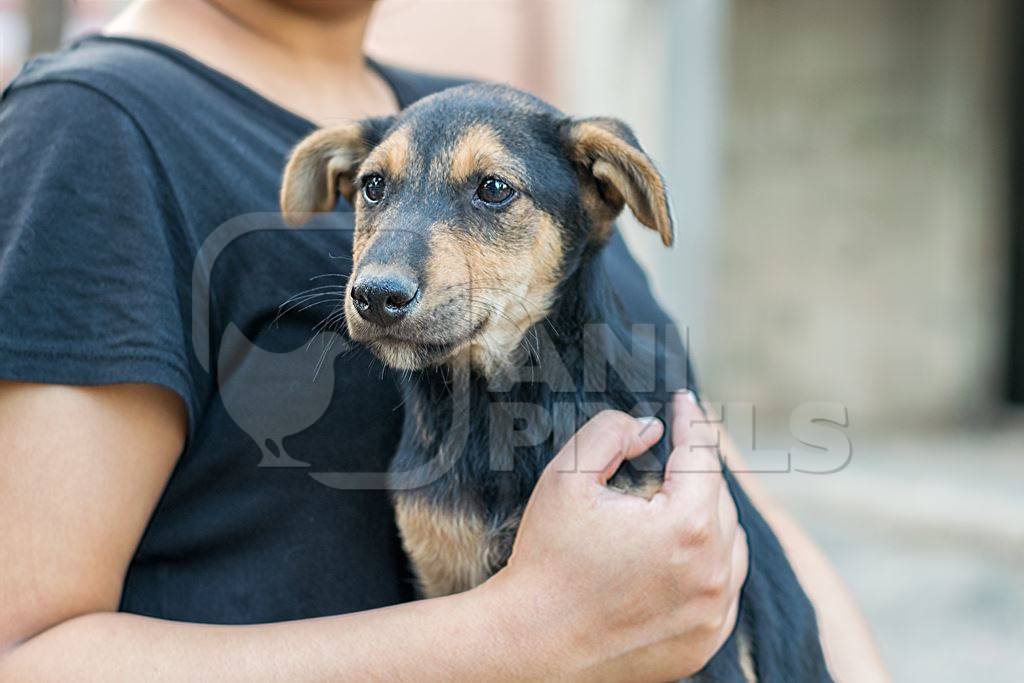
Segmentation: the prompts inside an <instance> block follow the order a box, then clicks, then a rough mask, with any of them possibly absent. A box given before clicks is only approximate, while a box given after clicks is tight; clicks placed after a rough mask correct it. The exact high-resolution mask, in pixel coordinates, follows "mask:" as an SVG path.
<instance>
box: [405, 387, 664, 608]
mask: <svg viewBox="0 0 1024 683" xmlns="http://www.w3.org/2000/svg"><path fill="white" fill-rule="evenodd" d="M408 407H409V408H410V409H411V410H412V411H413V412H414V414H415V412H417V411H418V410H422V409H423V408H424V406H422V405H419V406H408ZM411 421H412V422H413V424H410V420H407V423H406V430H405V433H404V434H403V439H402V446H401V448H400V450H399V452H398V454H397V455H396V457H395V459H394V461H393V462H392V483H393V484H396V485H397V488H396V489H395V490H394V492H393V494H392V499H393V502H394V506H395V513H396V521H397V524H398V528H399V532H400V534H401V537H402V544H403V546H404V548H405V551H406V553H407V554H408V556H409V558H410V560H411V562H412V565H413V569H414V570H415V573H416V577H417V580H418V582H419V586H420V590H421V592H422V594H423V595H424V596H426V597H436V596H440V595H448V594H452V593H458V592H462V591H465V590H468V589H470V588H473V587H474V586H477V585H479V584H480V583H482V582H483V581H485V580H487V578H489V577H490V576H491V575H492V574H494V573H495V572H497V571H498V570H499V569H501V568H502V567H503V566H504V565H505V564H506V562H507V561H508V558H509V556H510V554H511V552H512V545H513V542H514V540H515V536H516V532H517V530H518V527H519V521H520V519H521V516H522V512H523V509H524V508H525V506H526V503H527V501H528V500H529V497H530V494H531V493H532V491H533V488H534V486H535V485H536V483H537V480H538V479H539V477H540V475H541V472H542V471H543V470H544V467H545V466H546V465H547V463H548V462H549V461H550V459H551V458H552V457H553V456H554V453H555V449H556V448H557V447H558V445H560V443H558V444H556V443H555V439H554V438H547V439H544V440H543V441H540V442H537V441H534V442H533V445H532V446H529V447H518V448H516V449H514V450H509V449H508V448H507V446H508V444H507V443H504V442H502V443H495V442H494V440H493V439H485V438H481V436H480V433H479V432H480V431H488V432H489V431H490V430H489V429H487V430H480V429H477V430H476V431H473V432H472V433H469V434H467V435H466V439H465V442H464V443H462V444H461V445H458V446H453V445H452V444H451V440H450V439H446V438H445V437H446V436H450V434H451V433H452V432H450V431H449V432H447V433H444V434H442V433H438V432H436V431H432V430H431V429H429V428H427V426H426V425H425V424H424V423H423V422H422V421H420V422H419V423H418V424H416V422H417V420H415V419H413V420H411ZM470 422H471V423H472V420H471V421H470ZM475 426H476V427H478V428H479V427H480V425H475ZM569 433H570V434H571V431H570V432H569ZM492 436H493V435H492ZM660 460H662V458H657V457H655V458H654V461H653V462H654V466H653V468H652V471H650V472H642V471H637V470H636V469H635V468H632V467H629V468H623V469H620V470H619V471H618V472H617V473H616V474H615V475H614V476H613V477H612V479H611V480H610V481H609V482H608V486H609V487H610V488H613V489H616V490H620V491H622V492H625V493H630V494H633V495H641V496H645V497H650V496H651V495H652V494H653V492H654V491H656V490H657V488H658V486H659V485H660V482H661V475H662V466H661V465H659V464H658V462H659V461H660ZM409 472H416V473H417V474H418V476H420V477H422V479H421V480H420V481H417V482H414V483H415V484H417V485H415V486H408V484H409V483H410V479H409V477H408V473H409Z"/></svg>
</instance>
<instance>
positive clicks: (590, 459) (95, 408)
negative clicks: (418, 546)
mask: <svg viewBox="0 0 1024 683" xmlns="http://www.w3.org/2000/svg"><path fill="white" fill-rule="evenodd" d="M642 427H643V425H642V424H641V423H639V422H638V421H636V420H634V419H633V418H630V417H628V416H626V415H624V414H621V413H603V414H602V415H599V416H598V417H596V418H595V419H594V420H591V422H589V423H588V424H587V425H586V426H584V428H583V429H582V430H581V431H580V433H579V434H577V435H576V436H575V437H574V438H573V440H572V441H571V442H570V444H569V445H568V446H567V447H566V448H565V449H563V452H562V453H561V454H559V456H558V457H556V459H555V461H554V462H553V464H552V466H551V467H549V468H548V471H546V472H545V474H544V476H543V477H542V478H541V481H540V482H539V483H538V486H537V491H536V492H535V494H534V497H533V498H531V501H530V509H531V510H532V512H530V513H529V514H527V515H526V517H525V518H524V520H523V523H522V526H521V528H520V534H519V537H518V538H517V541H516V551H515V553H514V555H513V561H512V562H510V564H509V566H508V567H506V568H505V569H503V570H502V571H500V572H499V573H498V574H497V575H495V577H493V578H492V579H491V580H490V581H488V582H486V583H484V584H483V585H482V586H480V587H478V588H476V589H473V590H471V591H468V592H466V593H462V594H459V595H455V596H450V597H445V598H440V599H433V600H424V601H420V602H415V603H410V604H404V605H398V606H395V607H389V608H385V609H379V610H373V611H368V612H360V613H355V614H349V615H344V616H337V617H325V618H320V619H309V620H300V621H292V622H285V623H278V624H265V625H254V626H214V625H203V624H190V623H181V622H171V621H165V620H161V619H154V618H148V617H143V616H138V615H133V614H124V613H118V612H116V610H117V607H118V603H119V600H120V595H121V588H122V583H123V580H124V575H125V571H126V568H127V566H128V563H129V561H130V559H131V557H132V554H133V553H134V551H135V547H136V545H137V544H138V541H139V538H140V536H141V534H142V532H143V530H144V528H145V525H146V523H147V521H148V518H149V516H150V515H151V514H152V511H153V509H154V506H155V504H156V501H157V499H158V498H159V495H160V493H161V491H162V489H163V487H164V486H165V484H166V481H167V478H168V476H169V474H170V472H171V469H172V468H173V466H174V463H175V461H176V459H177V457H178V455H179V451H180V450H181V447H182V444H183V442H184V434H185V415H184V410H183V408H182V405H181V401H180V400H179V399H178V398H177V397H176V396H174V395H173V394H172V393H171V392H169V391H167V390H164V389H160V388H157V387H153V386H145V385H120V386H109V387H94V388H74V387H61V386H47V385H36V384H18V383H6V382H0V434H3V435H4V438H5V439H6V440H7V443H6V444H5V448H4V454H3V458H2V459H0V547H2V548H3V552H2V553H0V605H2V606H3V608H2V609H0V680H5V681H7V680H11V681H18V680H31V681H48V680H54V681H66V680H102V681H107V680H140V679H144V680H217V681H224V680H245V681H254V680H289V681H318V680H360V681H362V680H388V681H401V680H417V681H425V680H426V681H429V680H439V681H440V680H513V679H515V680H526V679H542V680H549V679H552V678H561V679H566V680H571V679H573V678H576V679H580V680H594V679H595V678H600V679H602V680H631V681H637V680H666V679H673V678H679V677H682V676H684V675H688V674H690V673H693V672H694V671H696V670H697V669H698V668H700V667H701V666H703V664H704V662H706V661H707V660H708V659H709V658H710V657H711V655H712V654H713V653H714V652H715V651H716V650H717V649H718V647H719V645H720V644H721V642H722V641H723V640H724V638H725V637H726V636H727V635H728V633H729V632H730V631H731V629H732V624H733V622H734V618H735V607H736V600H737V598H738V592H739V585H740V584H741V583H742V580H743V578H744V576H745V574H746V554H745V553H746V545H745V542H744V540H743V536H742V533H741V532H738V530H737V527H736V524H735V510H734V509H733V508H731V506H729V505H726V506H725V507H724V508H723V507H721V506H719V507H716V506H710V507H711V508H712V509H710V510H707V511H704V512H705V514H694V512H695V511H694V509H693V506H694V505H700V501H708V500H719V501H721V500H722V495H721V480H720V478H714V477H694V478H691V479H690V480H689V482H688V484H687V485H686V488H685V490H682V489H681V490H680V491H679V492H678V493H677V494H672V493H671V492H670V493H669V494H667V495H665V496H659V497H656V498H655V500H654V501H651V503H648V502H647V501H643V500H642V499H634V498H631V497H627V496H623V495H621V494H617V493H614V492H612V491H609V490H608V489H606V488H604V487H603V486H601V483H602V482H603V480H604V478H605V477H606V476H607V473H610V472H612V471H614V469H615V467H616V466H617V463H618V462H621V460H622V458H624V457H633V456H635V455H638V454H639V453H641V452H643V451H644V450H645V449H646V448H647V447H648V446H649V445H650V444H651V443H653V441H654V440H656V439H657V438H658V436H659V435H660V434H661V428H660V423H655V424H654V426H653V427H648V428H646V429H642ZM576 456H579V459H580V460H579V462H584V461H586V463H589V466H588V467H586V468H583V469H584V471H575V470H573V467H572V465H574V464H576V460H575V458H576ZM676 457H690V456H687V455H686V454H685V453H680V454H678V455H677V456H676ZM693 457H701V456H693ZM698 464H699V463H698ZM566 470H570V471H566ZM725 498H728V496H725ZM544 510H547V511H548V512H546V513H545V512H541V511H544ZM551 511H555V512H557V513H558V514H557V515H552V514H548V513H550V512H551ZM639 567H643V571H638V568H639ZM623 577H630V578H629V580H624V578H623ZM608 596H614V597H615V600H609V599H608Z"/></svg>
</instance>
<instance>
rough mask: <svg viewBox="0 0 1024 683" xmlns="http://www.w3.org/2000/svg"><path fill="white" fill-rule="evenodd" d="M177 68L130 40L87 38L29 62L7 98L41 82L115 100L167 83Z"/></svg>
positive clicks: (11, 86)
mask: <svg viewBox="0 0 1024 683" xmlns="http://www.w3.org/2000/svg"><path fill="white" fill-rule="evenodd" d="M169 69H173V65H171V64H169V63H168V61H167V60H166V59H162V58H161V57H160V56H159V55H157V54H155V53H153V52H152V51H150V50H144V49H140V47H139V46H138V45H135V44H133V43H132V42H131V41H128V40H120V39H118V38H112V37H107V36H87V37H84V38H81V39H79V40H77V41H75V42H74V43H72V44H70V45H68V46H66V47H63V48H61V49H60V50H57V51H56V52H51V53H49V54H44V55H40V56H38V57H35V58H33V59H31V60H29V61H28V62H27V63H26V64H25V66H24V67H23V68H22V70H21V73H19V74H18V75H17V76H16V77H15V78H14V80H13V81H11V83H10V85H8V86H7V88H6V89H5V91H4V95H5V96H6V95H8V94H9V93H11V92H16V91H18V90H19V89H22V88H28V87H30V86H34V85H39V84H41V83H67V84H77V85H81V86H84V87H87V88H91V89H93V90H96V91H98V92H102V93H105V94H107V95H108V96H110V97H113V98H115V99H117V98H118V96H119V95H121V94H127V93H129V92H131V91H132V89H136V90H137V89H139V88H142V87H144V86H145V85H146V84H147V83H152V82H153V81H155V80H166V79H164V78H163V77H164V76H166V75H167V72H168V70H169Z"/></svg>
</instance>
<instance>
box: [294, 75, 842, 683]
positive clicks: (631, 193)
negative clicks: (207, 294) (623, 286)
mask: <svg viewBox="0 0 1024 683" xmlns="http://www.w3.org/2000/svg"><path fill="white" fill-rule="evenodd" d="M339 194H340V195H342V196H344V197H345V198H346V199H347V200H348V201H349V202H350V203H351V204H352V206H353V207H354V209H355V212H356V228H355V234H354V238H353V250H352V252H353V253H352V256H353V265H352V275H351V277H350V280H349V285H348V287H347V291H346V297H345V304H344V314H345V321H346V325H347V328H348V333H349V335H350V336H351V338H352V339H353V340H354V341H356V342H359V343H362V344H364V345H366V346H367V347H368V348H369V349H371V350H372V351H373V353H374V354H376V355H377V356H378V357H379V358H380V359H381V360H382V361H383V362H384V363H386V364H387V365H389V366H391V367H393V368H396V369H399V370H404V371H406V381H404V383H403V391H404V394H405V398H406V401H405V424H404V431H403V435H402V441H401V446H400V448H399V451H398V453H397V454H396V456H395V458H394V461H393V464H392V467H391V485H392V490H393V500H394V504H395V510H396V515H397V521H398V527H399V530H400V532H401V535H402V541H403V543H404V546H405V549H406V551H407V552H408V554H409V557H410V558H411V561H412V564H413V567H414V569H415V572H416V574H417V577H418V579H419V582H420V587H421V589H422V593H423V594H424V595H426V596H436V595H444V594H449V593H454V592H458V591H464V590H466V589H469V588H471V587H473V586H475V585H477V584H479V583H481V582H483V581H484V580H486V579H487V578H488V577H489V576H491V575H492V574H493V573H494V572H496V571H497V570H498V569H500V568H501V567H502V566H503V565H504V564H505V562H506V561H507V559H508V556H509V554H510V552H511V548H512V541H513V539H514V537H515V533H516V528H517V525H518V521H519V518H520V514H521V512H522V510H523V508H524V506H525V504H526V502H527V499H528V498H529V496H530V493H531V491H532V490H533V487H534V485H535V483H536V481H537V478H538V477H539V476H540V473H541V472H542V470H543V469H544V467H545V465H547V463H548V462H549V461H550V459H551V458H552V457H553V455H554V453H555V452H557V450H558V449H559V448H560V447H561V446H562V445H563V444H564V443H565V441H566V439H567V438H568V437H569V436H570V435H571V434H572V433H573V431H575V429H576V428H577V427H578V426H580V425H581V424H582V422H584V421H585V420H586V419H587V418H588V417H590V416H591V415H592V414H593V412H595V411H596V410H598V409H602V408H616V409H620V410H625V411H629V412H633V413H634V414H655V413H657V412H659V411H660V409H661V408H662V407H663V406H666V405H670V403H671V391H670V389H671V388H674V387H670V386H669V385H668V381H666V379H665V377H664V375H665V374H666V373H667V369H668V368H669V367H670V366H672V364H673V354H672V353H671V349H669V348H668V347H670V346H672V343H670V342H671V341H673V340H674V341H675V343H676V348H677V350H678V354H676V355H675V363H676V366H677V367H679V366H680V365H681V366H682V367H685V358H684V355H685V354H684V352H683V351H682V350H681V347H680V346H679V345H678V339H677V338H675V337H674V336H673V335H667V337H666V338H664V339H659V338H658V337H657V335H654V336H651V335H647V336H645V337H644V339H643V340H640V341H639V342H638V340H637V335H636V334H633V328H632V322H633V321H631V320H630V318H629V315H628V307H627V306H626V305H624V303H623V302H621V301H620V300H619V299H618V298H617V296H616V294H615V290H614V288H613V286H612V280H611V277H610V274H609V273H608V272H606V270H605V269H604V267H603V262H602V259H601V258H600V255H601V250H602V249H603V248H604V247H605V245H606V244H607V243H608V242H609V240H610V239H612V237H613V234H614V220H615V218H616V217H617V216H618V214H619V213H620V212H621V211H622V209H623V207H624V206H629V208H630V210H631V211H632V213H633V215H634V216H636V218H637V220H638V221H639V222H640V223H641V224H643V225H645V226H647V227H648V228H650V229H652V230H654V231H655V232H657V233H658V235H659V236H660V237H661V240H662V242H664V244H665V245H666V246H669V245H671V244H672V241H673V224H672V217H671V214H670V211H669V206H668V199H667V194H666V189H665V183H664V181H663V179H662V177H661V175H660V174H659V172H658V171H657V169H656V168H655V166H654V164H653V163H652V162H651V160H650V158H648V156H647V155H646V154H645V153H644V152H643V150H642V149H641V147H640V145H639V143H638V142H637V140H636V138H635V137H634V135H633V133H632V132H631V131H630V129H629V128H628V127H627V126H626V125H625V124H623V123H622V122H620V121H617V120H614V119H608V118H590V119H572V118H568V117H566V116H565V115H563V114H562V113H561V112H559V111H557V110H556V109H554V108H553V107H551V106H550V105H548V104H546V103H544V102H542V101H540V100H538V99H536V98H534V97H532V96H530V95H527V94H525V93H522V92H519V91H517V90H514V89H512V88H509V87H504V86H496V85H468V86H462V87H458V88H453V89H450V90H446V91H444V92H441V93H438V94H436V95H433V96H431V97H428V98H425V99H423V100H421V101H419V102H417V103H416V104H414V105H412V106H411V107H409V108H408V109H406V110H405V111H403V112H402V113H401V114H399V115H398V116H395V117H384V118H373V119H368V120H364V121H358V122H353V123H348V124H344V125H341V126H337V127H333V128H328V129H324V130H320V131H318V132H316V133H314V134H312V135H311V136H309V137H308V138H307V139H306V140H304V141H303V142H301V143H300V144H299V146H298V147H297V148H296V149H295V151H294V153H293V154H292V157H291V159H290V160H289V162H288V165H287V168H286V170H285V176H284V183H283V187H282V191H281V205H282V210H283V213H284V217H285V220H286V221H287V222H289V223H291V224H293V225H295V224H299V223H302V222H304V221H305V220H307V219H308V218H309V216H310V214H311V213H312V212H318V211H328V210H331V209H332V208H333V207H334V205H335V203H336V199H337V196H338V195H339ZM640 336H643V335H640ZM668 337H672V339H668ZM680 357H683V358H682V359H681V358H680ZM668 450H669V449H668V445H667V441H666V440H665V439H663V440H662V442H661V443H659V444H658V445H657V446H656V447H655V448H654V449H652V451H651V453H649V454H648V455H647V459H646V461H645V460H643V459H640V460H639V461H636V462H631V463H627V464H626V465H624V466H623V467H622V468H621V469H620V470H619V471H618V472H617V473H616V475H615V476H614V477H613V478H612V479H611V480H610V481H609V486H612V487H614V488H617V489H619V490H622V491H625V492H627V493H633V494H636V495H643V496H647V497H649V496H650V495H651V494H652V493H653V492H654V491H655V490H656V489H657V487H658V486H659V485H660V482H661V476H662V472H663V468H664V464H665V461H666V459H667V455H668ZM724 476H726V478H727V479H728V482H729V484H730V490H731V491H732V493H733V497H734V498H735V500H736V504H737V508H738V511H739V514H740V519H741V522H742V523H743V526H744V528H745V530H746V532H747V535H748V542H749V547H750V572H749V577H748V580H747V583H746V585H745V586H744V589H743V593H742V595H741V601H740V617H739V622H738V627H737V633H736V634H734V636H733V637H732V638H730V639H729V641H728V642H727V643H726V644H725V646H724V647H723V648H722V650H721V651H720V652H719V653H718V654H717V655H716V656H715V657H714V658H713V659H712V661H711V662H710V663H709V665H708V666H707V667H706V668H705V670H704V671H703V672H702V673H701V674H700V675H699V676H698V679H701V680H720V681H730V680H748V679H751V678H757V679H759V680H761V681H787V682H792V681H827V680H830V679H829V676H828V673H827V671H826V668H825V665H824V662H823V659H822V654H821V650H820V647H819V644H818V633H817V626H816V622H815V617H814V612H813V610H812V609H811V606H810V603H809V602H808V600H807V598H806V596H805V595H804V594H803V592H802V590H801V589H800V586H799V584H798V583H797V581H796V579H795V577H794V575H793V572H792V570H791V568H790V566H789V564H788V562H787V561H786V558H785V555H784V554H783V552H782V549H781V547H780V546H779V544H778V542H777V540H776V539H775V537H774V535H773V534H772V532H771V530H770V529H769V527H768V526H767V525H766V524H765V522H764V520H763V519H762V518H761V517H760V515H759V514H758V513H757V511H756V510H755V509H754V508H753V506H752V505H751V504H750V502H749V500H748V499H747V497H746V496H745V495H744V494H743V492H742V490H741V489H740V488H739V487H738V486H737V485H736V482H735V480H734V478H733V477H732V476H731V474H730V473H729V472H725V473H724ZM741 650H742V652H741Z"/></svg>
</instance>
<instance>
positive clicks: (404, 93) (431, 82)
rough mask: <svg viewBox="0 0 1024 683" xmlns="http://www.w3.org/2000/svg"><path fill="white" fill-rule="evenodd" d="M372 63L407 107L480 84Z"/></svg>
mask: <svg viewBox="0 0 1024 683" xmlns="http://www.w3.org/2000/svg"><path fill="white" fill-rule="evenodd" d="M371 61H372V63H373V65H374V66H375V67H376V68H377V70H378V71H380V72H381V74H383V76H384V77H385V79H387V80H388V81H389V82H390V84H391V86H392V87H393V88H394V89H395V91H396V93H397V94H398V97H399V99H400V100H401V101H402V104H404V105H406V106H408V105H410V104H412V103H413V102H415V101H416V100H420V99H423V98H424V97H427V96H429V95H433V94H434V93H437V92H441V91H442V90H446V89H448V88H454V87H456V86H460V85H466V84H467V83H476V82H478V81H476V80H475V79H472V78H468V77H465V76H454V75H445V74H437V73H430V72H426V71H418V70H414V69H409V68H406V67H401V66H395V65H392V64H382V63H380V62H377V61H374V60H371Z"/></svg>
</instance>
